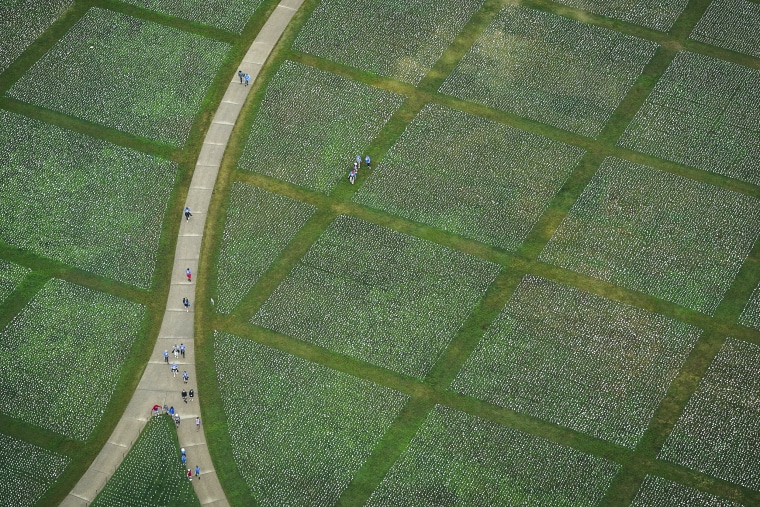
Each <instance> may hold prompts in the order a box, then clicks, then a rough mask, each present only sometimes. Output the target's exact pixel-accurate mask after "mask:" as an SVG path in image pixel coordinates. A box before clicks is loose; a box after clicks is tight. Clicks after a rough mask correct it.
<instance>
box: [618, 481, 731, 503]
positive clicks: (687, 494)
mask: <svg viewBox="0 0 760 507" xmlns="http://www.w3.org/2000/svg"><path fill="white" fill-rule="evenodd" d="M694 505H710V506H713V507H741V505H740V504H738V503H736V502H732V501H731V500H727V499H725V498H719V497H717V496H715V495H711V494H710V493H706V492H704V491H700V490H698V489H696V488H691V487H689V486H684V485H683V484H679V483H677V482H672V481H669V480H667V479H663V478H662V477H657V476H654V475H647V476H646V477H645V478H644V482H642V484H641V488H640V489H639V491H638V493H636V498H634V500H633V502H632V503H631V507H691V506H694Z"/></svg>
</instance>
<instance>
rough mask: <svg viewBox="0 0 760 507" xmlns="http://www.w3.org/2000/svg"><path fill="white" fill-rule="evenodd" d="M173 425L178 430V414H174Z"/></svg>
mask: <svg viewBox="0 0 760 507" xmlns="http://www.w3.org/2000/svg"><path fill="white" fill-rule="evenodd" d="M174 424H176V425H177V428H179V414H174Z"/></svg>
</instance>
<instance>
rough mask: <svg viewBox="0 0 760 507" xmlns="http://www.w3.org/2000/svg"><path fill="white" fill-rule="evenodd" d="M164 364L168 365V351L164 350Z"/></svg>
mask: <svg viewBox="0 0 760 507" xmlns="http://www.w3.org/2000/svg"><path fill="white" fill-rule="evenodd" d="M164 362H165V363H166V364H169V351H168V350H164Z"/></svg>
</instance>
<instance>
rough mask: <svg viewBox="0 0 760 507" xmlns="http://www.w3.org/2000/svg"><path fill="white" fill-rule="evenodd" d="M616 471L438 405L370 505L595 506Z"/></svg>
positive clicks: (600, 462) (600, 461) (596, 460)
mask: <svg viewBox="0 0 760 507" xmlns="http://www.w3.org/2000/svg"><path fill="white" fill-rule="evenodd" d="M619 468H620V465H617V464H615V463H612V462H609V461H606V460H604V459H602V458H597V457H595V456H591V455H588V454H584V453H582V452H580V451H576V450H574V449H571V448H569V447H564V446H562V445H559V444H556V443H553V442H550V441H548V440H544V439H542V438H540V437H536V436H533V435H528V434H526V433H521V432H519V431H516V430H513V429H511V428H508V427H506V426H501V425H499V424H497V423H494V422H490V421H486V420H485V419H481V418H479V417H475V416H472V415H469V414H465V413H464V412H459V411H456V410H453V409H450V408H447V407H443V406H440V405H437V406H436V407H435V408H434V409H433V410H432V412H430V414H429V415H428V417H427V419H426V421H425V422H424V423H423V425H422V427H420V429H419V430H418V431H417V434H416V435H415V436H414V438H413V439H412V441H411V443H410V444H409V446H408V447H407V449H406V451H404V453H403V454H402V455H401V457H400V458H399V459H398V461H396V463H395V464H394V465H393V467H392V468H391V469H390V471H389V472H388V473H387V474H386V476H385V478H384V479H383V481H382V482H381V483H380V485H379V486H378V487H377V489H376V490H375V491H374V493H372V496H371V497H370V499H369V502H367V505H368V506H369V507H376V506H387V507H395V506H398V505H415V506H430V507H433V506H435V507H455V506H462V507H464V506H471V505H551V506H593V505H597V504H598V503H599V502H600V501H601V499H602V497H603V496H604V493H605V491H606V490H607V488H608V487H609V486H610V482H611V481H612V478H613V477H614V476H615V474H616V473H617V472H618V470H619Z"/></svg>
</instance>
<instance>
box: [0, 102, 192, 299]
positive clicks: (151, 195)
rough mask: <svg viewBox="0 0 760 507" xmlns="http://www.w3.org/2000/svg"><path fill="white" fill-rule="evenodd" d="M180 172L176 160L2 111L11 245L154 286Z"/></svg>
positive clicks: (3, 192) (4, 228)
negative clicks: (169, 206)
mask: <svg viewBox="0 0 760 507" xmlns="http://www.w3.org/2000/svg"><path fill="white" fill-rule="evenodd" d="M176 178H177V165H176V164H175V163H172V162H169V161H167V160H162V159H159V158H157V157H153V156H150V155H147V154H145V153H140V152H137V151H134V150H131V149H127V148H122V147H119V146H116V145H113V144H111V143H108V142H105V141H102V140H99V139H94V138H91V137H89V136H85V135H81V134H77V133H75V132H71V131H68V130H65V129H62V128H59V127H56V126H53V125H49V124H46V123H42V122H40V121H36V120H32V119H29V118H26V117H24V116H20V115H17V114H13V113H8V112H5V111H0V204H2V207H3V209H4V210H5V212H4V213H2V214H0V241H3V242H5V243H7V244H9V245H13V246H16V247H19V248H23V249H25V250H27V251H32V252H35V253H37V254H40V255H44V256H47V257H49V258H52V259H55V260H58V261H60V262H64V263H67V264H70V265H72V266H75V267H77V268H79V269H84V270H88V271H91V272H93V273H96V274H98V275H101V276H105V277H109V278H112V279H114V280H117V281H119V282H123V283H129V284H133V285H136V286H138V287H142V288H148V287H150V286H151V283H152V281H153V274H154V272H155V267H156V261H157V256H158V248H159V239H160V235H161V226H162V222H163V220H164V216H165V214H166V207H167V202H168V201H169V197H170V196H171V192H172V188H173V186H174V184H175V181H176ZM20 217H23V219H20Z"/></svg>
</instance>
